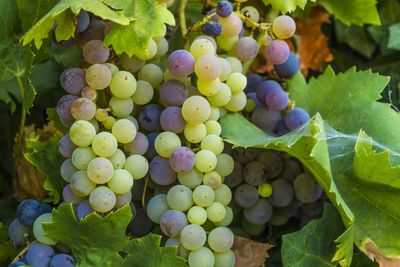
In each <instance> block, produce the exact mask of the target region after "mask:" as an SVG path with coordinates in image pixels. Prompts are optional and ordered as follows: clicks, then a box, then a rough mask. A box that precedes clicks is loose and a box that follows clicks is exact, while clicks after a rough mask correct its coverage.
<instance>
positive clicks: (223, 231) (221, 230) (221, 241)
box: [207, 227, 235, 253]
mask: <svg viewBox="0 0 400 267" xmlns="http://www.w3.org/2000/svg"><path fill="white" fill-rule="evenodd" d="M234 239H235V236H234V234H233V232H232V230H231V229H229V228H228V227H217V228H215V229H213V230H212V231H211V232H210V233H209V234H208V239H207V241H208V245H209V246H210V248H211V249H212V250H214V251H215V252H218V253H223V252H226V251H228V250H230V249H231V247H232V245H233V240H234Z"/></svg>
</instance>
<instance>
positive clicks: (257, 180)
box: [243, 161, 266, 186]
mask: <svg viewBox="0 0 400 267" xmlns="http://www.w3.org/2000/svg"><path fill="white" fill-rule="evenodd" d="M264 171H265V166H264V164H262V163H261V162H257V161H252V162H250V163H248V164H247V165H246V166H245V167H244V169H243V179H244V180H245V182H246V183H248V184H249V185H253V186H259V185H260V184H262V183H263V182H265V180H266V177H265V175H264Z"/></svg>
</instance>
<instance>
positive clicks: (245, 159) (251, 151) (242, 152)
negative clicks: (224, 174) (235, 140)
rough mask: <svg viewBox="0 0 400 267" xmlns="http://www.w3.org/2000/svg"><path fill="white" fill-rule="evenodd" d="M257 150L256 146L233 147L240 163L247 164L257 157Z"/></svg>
mask: <svg viewBox="0 0 400 267" xmlns="http://www.w3.org/2000/svg"><path fill="white" fill-rule="evenodd" d="M256 152H257V151H256V149H255V148H244V147H236V148H234V149H232V156H233V158H234V159H235V160H236V161H238V162H239V163H240V164H247V163H249V162H251V161H253V160H255V159H256V156H257V153H256Z"/></svg>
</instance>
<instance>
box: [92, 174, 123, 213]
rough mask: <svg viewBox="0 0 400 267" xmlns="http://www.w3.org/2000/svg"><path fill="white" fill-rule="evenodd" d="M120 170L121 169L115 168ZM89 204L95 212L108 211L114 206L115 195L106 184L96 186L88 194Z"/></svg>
mask: <svg viewBox="0 0 400 267" xmlns="http://www.w3.org/2000/svg"><path fill="white" fill-rule="evenodd" d="M116 171H121V170H116ZM89 203H90V206H91V207H92V208H93V209H94V210H95V211H97V212H108V211H110V210H112V208H114V206H115V203H116V196H115V194H114V192H113V191H111V189H110V188H108V187H107V186H99V187H96V188H95V189H94V190H93V191H92V193H90V196H89Z"/></svg>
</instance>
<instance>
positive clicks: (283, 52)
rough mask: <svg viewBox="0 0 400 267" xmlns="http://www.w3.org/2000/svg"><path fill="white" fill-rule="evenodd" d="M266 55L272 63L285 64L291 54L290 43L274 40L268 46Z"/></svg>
mask: <svg viewBox="0 0 400 267" xmlns="http://www.w3.org/2000/svg"><path fill="white" fill-rule="evenodd" d="M265 51H266V57H267V60H268V61H269V62H270V63H271V64H275V65H276V64H283V63H284V62H285V61H286V60H288V58H289V55H290V49H289V45H288V44H287V43H286V42H285V41H282V40H274V41H272V42H271V43H270V44H269V45H268V46H267V48H266V50H265Z"/></svg>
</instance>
